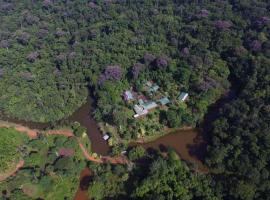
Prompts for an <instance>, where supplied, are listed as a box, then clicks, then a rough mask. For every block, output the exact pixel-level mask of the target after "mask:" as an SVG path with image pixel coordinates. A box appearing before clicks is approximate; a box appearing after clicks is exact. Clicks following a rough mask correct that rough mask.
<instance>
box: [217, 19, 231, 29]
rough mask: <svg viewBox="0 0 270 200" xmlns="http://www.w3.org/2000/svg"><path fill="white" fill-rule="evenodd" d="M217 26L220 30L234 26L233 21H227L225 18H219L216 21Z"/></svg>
mask: <svg viewBox="0 0 270 200" xmlns="http://www.w3.org/2000/svg"><path fill="white" fill-rule="evenodd" d="M214 25H215V27H216V28H217V29H219V30H222V31H226V30H229V29H230V27H231V26H232V23H231V22H230V21H225V20H217V21H215V24H214Z"/></svg>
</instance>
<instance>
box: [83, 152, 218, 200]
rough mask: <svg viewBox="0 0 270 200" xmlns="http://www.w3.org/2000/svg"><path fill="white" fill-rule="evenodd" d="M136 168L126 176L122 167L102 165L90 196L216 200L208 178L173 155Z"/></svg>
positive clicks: (94, 180) (157, 158)
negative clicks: (194, 171)
mask: <svg viewBox="0 0 270 200" xmlns="http://www.w3.org/2000/svg"><path fill="white" fill-rule="evenodd" d="M147 163H149V164H146V163H143V164H138V165H135V166H134V168H133V170H132V171H131V172H130V173H129V175H128V173H127V169H125V168H123V167H122V166H117V167H114V166H102V168H100V167H99V168H98V169H97V170H96V171H95V172H96V175H95V176H94V178H93V180H92V181H91V183H90V187H89V190H88V192H89V196H91V197H92V198H95V199H100V200H101V199H108V198H109V199H119V198H121V197H122V198H124V199H153V200H154V199H164V200H165V199H166V200H176V199H185V200H189V199H190V200H192V199H194V200H195V199H196V200H197V199H204V200H218V197H217V196H216V195H215V193H214V191H213V189H212V188H211V181H210V179H209V178H208V177H206V176H204V175H200V174H193V173H192V172H191V171H189V169H188V167H187V166H186V165H185V164H184V163H183V162H181V161H180V160H179V157H178V156H177V154H176V153H175V152H170V153H169V156H168V158H164V157H162V156H160V155H158V156H155V157H154V158H150V157H148V161H147Z"/></svg>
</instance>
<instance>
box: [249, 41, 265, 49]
mask: <svg viewBox="0 0 270 200" xmlns="http://www.w3.org/2000/svg"><path fill="white" fill-rule="evenodd" d="M250 49H251V50H252V51H255V52H258V51H261V49H262V43H261V42H260V41H259V40H253V41H252V42H251V44H250Z"/></svg>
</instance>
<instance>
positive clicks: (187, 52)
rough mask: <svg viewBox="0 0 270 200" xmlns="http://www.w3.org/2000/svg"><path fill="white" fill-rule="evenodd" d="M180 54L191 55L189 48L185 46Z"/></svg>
mask: <svg viewBox="0 0 270 200" xmlns="http://www.w3.org/2000/svg"><path fill="white" fill-rule="evenodd" d="M180 55H181V56H183V57H188V56H189V49H188V48H187V47H185V48H183V49H182V50H181V52H180Z"/></svg>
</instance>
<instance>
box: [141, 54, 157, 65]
mask: <svg viewBox="0 0 270 200" xmlns="http://www.w3.org/2000/svg"><path fill="white" fill-rule="evenodd" d="M155 59H156V56H154V55H153V54H150V53H145V54H144V56H143V61H144V63H146V64H150V63H151V62H153V61H154V60H155Z"/></svg>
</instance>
